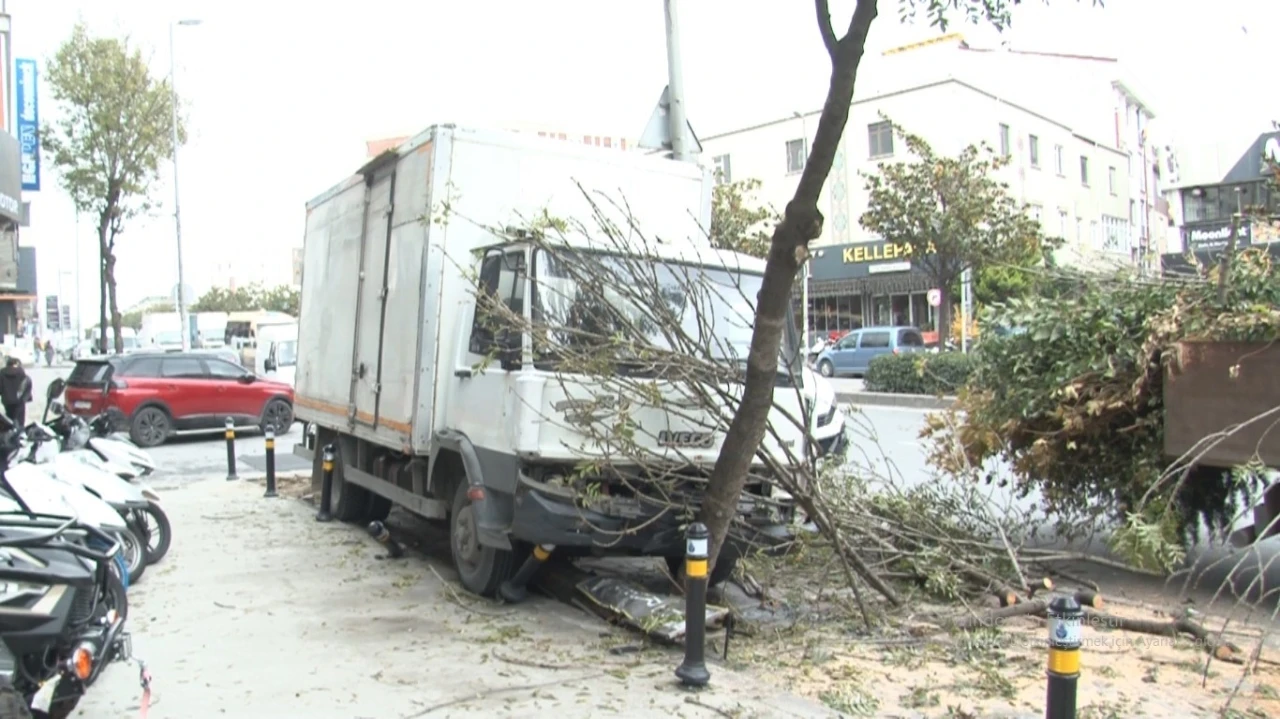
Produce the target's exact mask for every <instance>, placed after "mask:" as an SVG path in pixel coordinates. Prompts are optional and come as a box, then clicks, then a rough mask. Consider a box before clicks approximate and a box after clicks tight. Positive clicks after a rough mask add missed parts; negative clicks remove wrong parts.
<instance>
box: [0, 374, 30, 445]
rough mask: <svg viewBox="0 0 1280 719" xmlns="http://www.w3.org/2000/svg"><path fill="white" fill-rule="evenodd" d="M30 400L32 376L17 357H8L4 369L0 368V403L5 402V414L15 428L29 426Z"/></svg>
mask: <svg viewBox="0 0 1280 719" xmlns="http://www.w3.org/2000/svg"><path fill="white" fill-rule="evenodd" d="M30 401H31V378H30V377H28V376H27V373H26V371H24V370H23V369H22V363H21V362H19V361H18V358H17V357H9V358H7V359H6V360H5V361H4V369H2V370H0V404H4V415H5V416H6V417H8V418H9V421H10V422H13V426H14V427H15V428H17V429H22V428H23V427H26V426H27V403H28V402H30Z"/></svg>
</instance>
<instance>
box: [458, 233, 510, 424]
mask: <svg viewBox="0 0 1280 719" xmlns="http://www.w3.org/2000/svg"><path fill="white" fill-rule="evenodd" d="M527 267H528V264H527V250H525V249H523V248H521V249H507V250H505V251H504V250H490V251H489V253H488V254H486V255H485V257H484V260H483V261H482V262H481V264H480V278H479V279H480V283H479V284H480V289H481V290H482V291H483V292H484V293H485V294H487V295H489V297H491V298H493V299H494V300H496V301H498V302H501V303H502V304H503V305H505V306H506V308H507V309H508V310H510V311H511V312H512V313H514V314H516V315H519V316H521V317H524V318H525V319H526V320H527V319H528V317H529V315H528V311H527V310H528V308H526V307H525V294H526V291H527V290H526V288H527V285H528V280H527V274H526V268H527ZM471 320H472V321H471V323H470V325H471V326H470V333H469V337H468V338H467V341H466V345H465V348H463V349H464V350H465V351H464V352H463V353H461V356H460V357H459V359H460V360H461V362H460V365H461V366H463V367H468V366H469V367H473V368H476V370H477V371H475V373H474V374H470V373H468V376H467V378H466V379H463V380H460V381H459V383H458V384H457V385H456V386H455V388H454V390H453V391H454V397H453V399H452V400H451V402H450V404H451V405H452V406H451V409H450V417H451V420H452V422H453V424H454V426H457V427H459V428H461V429H463V431H465V432H466V433H467V435H468V436H469V437H471V440H472V441H473V442H476V443H477V444H480V443H482V442H483V443H485V444H486V445H488V446H500V444H501V443H502V442H509V441H510V438H509V437H508V433H509V431H510V427H509V422H508V421H507V420H508V419H509V418H507V417H505V416H503V415H504V413H505V412H506V411H507V409H508V408H507V395H508V394H509V392H510V391H511V389H512V386H513V384H514V381H515V378H516V376H517V375H518V373H517V372H513V371H512V370H515V369H518V368H519V367H520V365H521V362H522V349H523V344H524V334H523V332H522V331H521V328H520V327H519V326H517V327H514V328H512V327H505V328H504V327H503V326H502V325H503V324H504V323H503V322H501V321H500V318H499V317H495V316H493V315H492V314H488V313H486V312H484V311H483V310H482V308H481V307H480V306H479V302H477V306H476V307H475V310H474V314H473V316H472V318H471Z"/></svg>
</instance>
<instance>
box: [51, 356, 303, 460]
mask: <svg viewBox="0 0 1280 719" xmlns="http://www.w3.org/2000/svg"><path fill="white" fill-rule="evenodd" d="M66 404H67V408H68V409H69V411H71V412H72V413H73V414H78V415H95V414H98V413H99V412H103V411H106V410H108V409H112V408H114V409H117V410H119V411H120V413H121V414H122V415H123V416H124V417H125V418H126V419H127V424H128V431H129V436H130V438H131V439H133V441H134V442H135V443H136V444H137V445H138V446H140V447H154V446H156V445H159V444H162V443H164V441H165V440H166V439H168V438H169V437H171V436H173V435H175V434H177V433H185V432H209V431H214V430H221V429H223V427H224V426H225V425H224V422H225V421H226V418H227V417H231V418H232V419H233V420H234V421H235V424H236V426H237V427H257V428H261V429H264V430H265V429H266V428H268V427H270V428H271V429H273V430H275V432H276V433H277V434H282V433H284V432H287V431H288V430H289V428H290V427H291V426H292V425H293V387H291V386H289V385H287V384H283V383H281V382H275V381H272V380H268V379H263V378H261V377H258V376H257V375H255V374H254V373H252V372H250V371H248V370H246V369H245V368H244V367H241V366H240V365H238V364H235V363H232V362H228V361H226V360H224V359H221V358H220V357H216V356H214V355H213V354H211V353H207V352H188V353H182V352H177V353H175V352H137V353H133V354H127V355H114V356H111V357H95V358H89V359H82V360H80V361H78V362H76V366H75V368H74V369H73V370H71V376H70V377H68V378H67V393H66Z"/></svg>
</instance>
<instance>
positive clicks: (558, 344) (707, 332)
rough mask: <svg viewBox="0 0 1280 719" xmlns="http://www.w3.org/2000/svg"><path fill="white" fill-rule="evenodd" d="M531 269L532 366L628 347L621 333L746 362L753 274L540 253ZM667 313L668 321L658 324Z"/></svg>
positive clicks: (756, 279)
mask: <svg viewBox="0 0 1280 719" xmlns="http://www.w3.org/2000/svg"><path fill="white" fill-rule="evenodd" d="M535 264H536V270H535V273H536V277H535V279H536V281H537V285H536V287H537V289H536V298H535V301H534V308H533V321H534V324H535V327H537V328H538V329H539V330H541V334H543V341H542V342H535V345H536V346H538V347H537V348H536V351H535V357H536V359H537V360H539V361H542V360H548V359H555V358H557V357H562V356H564V355H566V354H568V353H571V352H573V351H574V348H581V349H589V348H591V347H592V346H601V345H612V346H613V347H615V348H624V347H625V346H626V344H629V343H625V342H624V343H619V342H618V341H617V338H619V337H623V336H627V335H630V338H631V340H632V341H633V342H636V341H638V342H636V343H637V344H639V345H641V346H650V347H654V348H657V349H659V350H668V351H670V350H673V349H675V350H676V351H687V350H683V349H681V345H682V342H683V343H686V346H687V343H690V342H692V343H695V344H696V345H697V346H698V347H701V348H704V351H706V352H707V353H708V354H709V355H710V357H711V358H713V359H720V360H728V361H745V360H746V357H747V353H748V351H749V349H750V347H751V333H752V325H753V321H754V316H755V311H754V307H755V298H756V295H757V293H758V292H759V291H760V284H761V282H762V281H763V279H764V278H763V277H761V276H760V275H754V274H743V273H738V272H736V271H733V270H731V269H730V268H725V267H706V266H701V267H698V266H691V265H685V264H680V263H675V262H665V261H661V260H656V259H648V258H633V257H632V258H622V257H616V256H613V255H607V254H597V253H591V254H585V253H584V254H581V255H578V254H576V253H564V254H559V253H557V254H552V253H550V252H547V251H545V250H539V251H538V254H537V259H536V261H535ZM586 285H591V286H590V287H589V288H588V287H585V286H586ZM653 305H660V306H658V307H654V306H653ZM666 312H670V315H668V316H667V320H666V321H663V319H662V318H661V315H663V314H665V313H666ZM675 321H678V322H679V328H680V329H679V330H676V329H675ZM680 334H683V335H684V338H683V340H682V338H680V337H679V335H680ZM784 351H785V349H784ZM623 352H624V353H625V349H624V350H623Z"/></svg>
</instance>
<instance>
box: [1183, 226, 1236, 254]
mask: <svg viewBox="0 0 1280 719" xmlns="http://www.w3.org/2000/svg"><path fill="white" fill-rule="evenodd" d="M1249 225H1250V223H1248V222H1242V223H1240V226H1239V228H1238V229H1237V231H1236V246H1237V247H1245V246H1247V245H1248V244H1249V243H1250V240H1251V239H1252V237H1251V234H1252V233H1251V232H1250V229H1251V228H1250V226H1249ZM1185 233H1186V234H1185V235H1184V238H1185V239H1186V246H1187V248H1188V249H1190V250H1191V251H1193V252H1195V251H1198V250H1218V249H1222V248H1224V247H1226V246H1227V243H1228V242H1229V241H1230V240H1231V223H1230V222H1218V223H1213V224H1206V225H1197V226H1195V227H1187V228H1186V229H1185Z"/></svg>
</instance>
